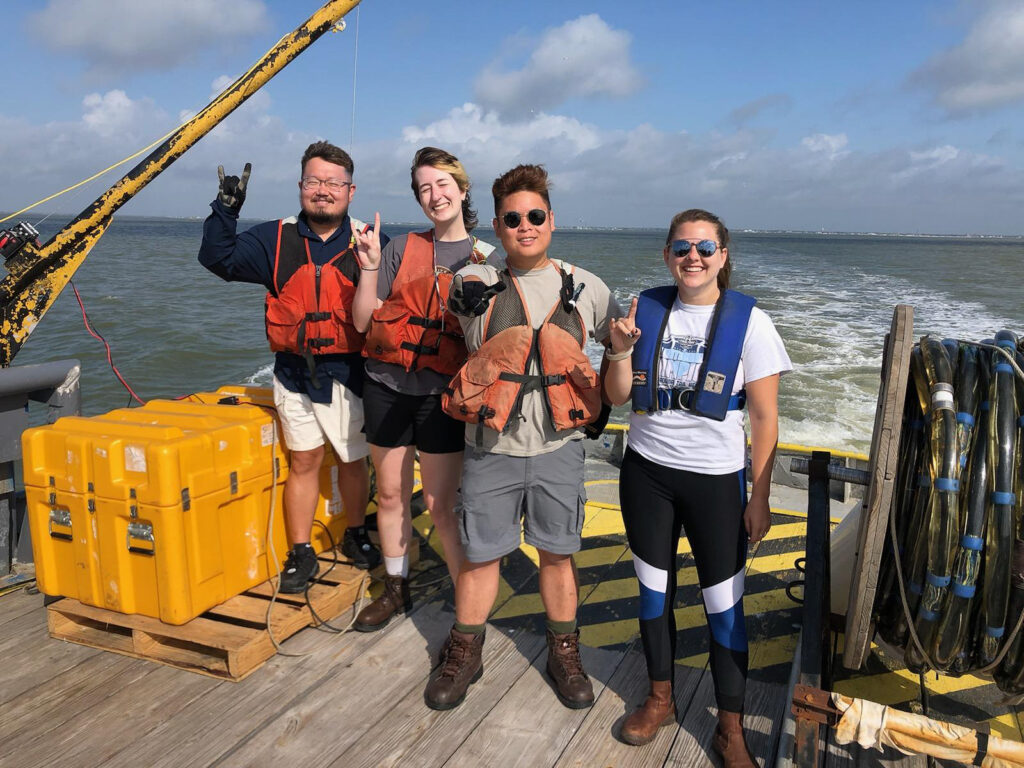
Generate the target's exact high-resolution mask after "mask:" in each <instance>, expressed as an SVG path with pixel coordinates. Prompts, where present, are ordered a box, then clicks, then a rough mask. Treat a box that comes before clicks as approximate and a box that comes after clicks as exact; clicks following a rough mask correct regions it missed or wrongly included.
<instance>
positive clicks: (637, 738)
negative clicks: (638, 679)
mask: <svg viewBox="0 0 1024 768" xmlns="http://www.w3.org/2000/svg"><path fill="white" fill-rule="evenodd" d="M675 722H676V702H675V700H674V699H673V698H672V681H671V680H651V692H650V694H648V696H647V701H645V702H644V704H643V706H642V707H640V709H638V710H637V711H636V712H634V713H633V714H631V715H630V716H629V717H627V718H626V722H624V723H623V724H622V730H621V731H620V732H619V735H620V736H621V737H622V740H623V741H624V742H626V743H627V744H632V745H634V746H637V747H639V746H640V745H641V744H646V743H647V742H649V741H650V740H651V739H653V738H654V737H655V735H657V733H658V729H659V728H661V727H662V726H664V725H674V724H675Z"/></svg>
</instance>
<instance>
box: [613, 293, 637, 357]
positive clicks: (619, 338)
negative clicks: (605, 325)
mask: <svg viewBox="0 0 1024 768" xmlns="http://www.w3.org/2000/svg"><path fill="white" fill-rule="evenodd" d="M636 304H637V298H636V297H635V296H634V297H633V301H632V303H631V304H630V305H629V313H628V314H627V315H626V316H625V317H617V318H613V319H612V320H611V322H610V324H609V325H610V328H611V352H612V353H613V354H614V353H620V352H626V351H627V350H631V349H632V348H633V345H634V344H636V342H637V340H638V339H639V338H640V329H639V328H637V327H636Z"/></svg>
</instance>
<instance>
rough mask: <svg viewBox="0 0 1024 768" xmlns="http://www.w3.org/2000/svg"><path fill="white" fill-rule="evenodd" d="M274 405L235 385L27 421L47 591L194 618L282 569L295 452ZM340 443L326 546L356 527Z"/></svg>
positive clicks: (31, 506) (321, 535) (321, 545)
mask: <svg viewBox="0 0 1024 768" xmlns="http://www.w3.org/2000/svg"><path fill="white" fill-rule="evenodd" d="M268 406H269V407H268ZM272 406H273V398H272V395H271V393H270V390H268V389H263V388H255V387H221V388H220V389H219V390H218V391H217V392H209V393H199V394H195V395H190V396H189V398H188V399H186V400H152V401H150V402H149V403H147V404H146V405H144V406H142V407H140V408H122V409H119V410H115V411H111V412H110V413H107V414H104V415H102V416H95V417H90V418H83V417H67V418H62V419H58V420H57V422H56V423H55V424H52V425H49V426H45V427H39V428H36V429H30V430H26V431H25V433H24V434H23V436H22V453H23V461H24V476H25V491H26V502H27V507H28V518H29V525H30V527H31V530H32V548H33V554H34V556H35V562H36V578H37V580H38V584H39V588H40V590H42V591H43V592H44V593H45V594H48V595H61V596H64V597H72V598H76V599H78V600H80V601H81V602H83V603H86V604H88V605H94V606H97V607H100V608H108V609H111V610H114V611H119V612H121V613H138V614H142V615H145V616H152V617H154V618H158V619H160V620H161V621H164V622H167V623H168V624H184V623H185V622H187V621H189V620H190V619H193V618H195V617H196V616H198V615H200V614H201V613H203V611H205V610H207V609H209V608H211V607H213V606H215V605H217V604H219V603H222V602H223V601H225V600H227V599H228V598H230V597H233V596H234V595H237V594H239V593H241V592H243V591H245V590H246V589H249V588H250V587H253V586H255V585H256V584H259V583H261V582H263V581H266V580H267V579H268V578H270V577H271V576H273V575H276V574H277V573H278V571H279V569H280V564H281V562H283V560H284V556H285V554H286V553H287V550H288V542H287V539H286V536H285V529H284V503H283V490H284V481H285V479H286V477H287V473H288V461H287V451H286V450H285V447H284V446H283V445H282V444H281V440H280V437H279V436H280V427H279V425H278V424H277V421H276V412H275V411H274V410H273V408H272ZM327 455H328V458H327V459H325V461H324V467H323V469H322V471H321V477H320V499H319V501H318V503H317V509H316V520H318V521H320V522H321V523H323V524H324V526H326V528H327V529H329V531H330V537H329V536H328V534H327V533H326V532H325V530H324V528H321V527H320V526H319V525H316V524H314V525H313V537H312V544H313V547H314V549H316V550H317V551H318V552H319V551H323V550H325V549H328V548H330V546H331V540H332V538H333V541H334V542H335V543H340V542H341V537H342V535H343V534H344V530H345V516H344V514H343V510H342V508H341V499H340V495H339V492H338V474H337V465H336V464H335V462H334V458H333V453H332V452H331V451H328V452H327ZM275 466H276V467H277V474H278V476H277V478H276V480H275V478H274V470H275ZM272 507H273V521H272V524H273V549H274V555H276V560H274V559H272V557H271V552H270V547H268V546H267V528H268V520H269V515H270V512H271V508H272Z"/></svg>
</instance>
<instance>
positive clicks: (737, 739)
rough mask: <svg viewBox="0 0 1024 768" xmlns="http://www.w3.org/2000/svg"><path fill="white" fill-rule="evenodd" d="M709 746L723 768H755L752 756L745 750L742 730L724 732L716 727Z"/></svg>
mask: <svg viewBox="0 0 1024 768" xmlns="http://www.w3.org/2000/svg"><path fill="white" fill-rule="evenodd" d="M711 746H712V747H713V748H714V750H715V752H717V753H718V754H719V756H720V757H721V758H722V765H723V766H724V768H757V763H756V762H755V761H754V757H753V755H751V754H750V750H749V749H747V742H746V739H744V738H743V729H742V728H741V729H740V730H738V731H728V732H724V731H722V728H721V726H718V727H716V728H715V737H714V738H713V739H712V740H711Z"/></svg>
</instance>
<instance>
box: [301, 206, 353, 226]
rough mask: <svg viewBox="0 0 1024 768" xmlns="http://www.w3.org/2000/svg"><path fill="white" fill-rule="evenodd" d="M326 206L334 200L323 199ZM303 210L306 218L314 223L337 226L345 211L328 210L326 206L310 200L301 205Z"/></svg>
mask: <svg viewBox="0 0 1024 768" xmlns="http://www.w3.org/2000/svg"><path fill="white" fill-rule="evenodd" d="M324 203H325V204H326V205H327V206H331V205H333V204H334V201H326V200H325V201H324ZM302 210H303V212H304V213H305V214H306V218H307V219H308V220H309V221H311V222H312V223H314V224H319V225H321V226H326V225H329V224H334V225H337V226H340V225H341V222H342V220H343V219H344V218H345V214H346V213H347V211H341V213H336V212H333V211H330V210H328V209H327V208H324V207H321V206H320V205H318V204H317V201H315V200H314V201H312V202H311V203H310V204H309V205H308V206H303V208H302Z"/></svg>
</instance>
